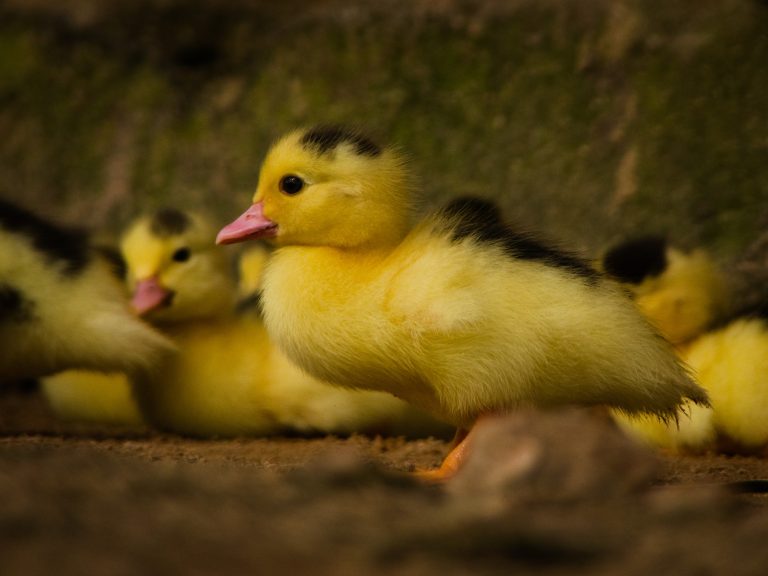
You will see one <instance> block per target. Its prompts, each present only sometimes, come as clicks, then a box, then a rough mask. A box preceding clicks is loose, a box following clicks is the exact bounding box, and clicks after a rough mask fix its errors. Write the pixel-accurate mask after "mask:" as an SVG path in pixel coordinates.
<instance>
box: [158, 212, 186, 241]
mask: <svg viewBox="0 0 768 576" xmlns="http://www.w3.org/2000/svg"><path fill="white" fill-rule="evenodd" d="M190 226H192V220H191V219H190V217H189V215H188V214H186V213H185V212H182V211H181V210H176V209H175V208H163V209H161V210H158V211H157V212H155V213H154V214H153V215H152V218H151V220H150V221H149V229H150V230H151V232H152V233H153V234H154V235H156V236H159V237H160V238H168V237H169V236H176V235H178V234H182V233H183V232H185V231H186V230H187V229H188V228H189V227H190Z"/></svg>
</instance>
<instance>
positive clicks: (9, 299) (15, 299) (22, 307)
mask: <svg viewBox="0 0 768 576" xmlns="http://www.w3.org/2000/svg"><path fill="white" fill-rule="evenodd" d="M34 307H35V306H34V303H33V302H32V301H30V300H27V299H26V298H25V297H24V294H22V293H21V291H20V290H18V289H17V288H14V287H13V286H11V285H10V284H5V283H3V284H0V323H3V322H13V323H22V322H28V321H30V320H33V319H34V313H33V310H34Z"/></svg>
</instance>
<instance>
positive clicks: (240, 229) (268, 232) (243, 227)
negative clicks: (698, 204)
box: [216, 202, 277, 244]
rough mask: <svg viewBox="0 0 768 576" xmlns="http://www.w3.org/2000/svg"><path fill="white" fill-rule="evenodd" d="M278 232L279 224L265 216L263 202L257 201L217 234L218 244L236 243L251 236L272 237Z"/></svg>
mask: <svg viewBox="0 0 768 576" xmlns="http://www.w3.org/2000/svg"><path fill="white" fill-rule="evenodd" d="M276 234H277V224H276V223H275V222H272V220H270V219H268V218H267V217H266V216H264V206H263V204H262V203H261V202H256V203H255V204H252V205H251V207H250V208H248V210H246V211H245V212H243V213H242V214H241V215H240V216H239V217H238V218H237V219H236V220H234V221H233V222H231V223H230V224H227V225H226V226H224V228H222V229H221V231H220V232H219V234H218V235H217V236H216V244H234V243H235V242H242V241H243V240H249V239H251V238H270V237H273V236H275V235H276Z"/></svg>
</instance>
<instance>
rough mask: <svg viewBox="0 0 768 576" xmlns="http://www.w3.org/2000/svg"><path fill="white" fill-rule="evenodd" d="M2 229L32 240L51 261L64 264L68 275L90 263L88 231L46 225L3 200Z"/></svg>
mask: <svg viewBox="0 0 768 576" xmlns="http://www.w3.org/2000/svg"><path fill="white" fill-rule="evenodd" d="M0 227H2V228H4V229H5V230H7V231H9V232H12V233H15V234H19V235H22V236H26V237H28V238H30V239H31V240H32V245H33V246H34V247H35V249H37V250H39V251H40V252H42V254H43V255H44V256H45V257H46V258H47V259H48V260H49V261H51V262H63V263H64V273H65V274H67V275H75V274H77V273H79V272H80V271H82V270H83V268H85V266H86V265H87V264H88V261H89V260H90V256H91V251H90V247H89V244H88V236H87V234H86V233H85V232H83V231H82V230H76V229H74V228H64V227H62V226H58V225H56V224H53V223H51V222H47V221H45V220H43V219H42V218H40V217H38V216H36V215H35V214H32V213H31V212H28V211H27V210H24V209H22V208H19V207H18V206H15V205H13V204H11V203H10V202H6V201H4V200H0Z"/></svg>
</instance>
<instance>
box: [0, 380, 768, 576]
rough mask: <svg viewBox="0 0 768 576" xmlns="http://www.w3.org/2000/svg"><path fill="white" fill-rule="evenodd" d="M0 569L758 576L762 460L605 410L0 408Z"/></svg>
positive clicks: (767, 468) (767, 561)
mask: <svg viewBox="0 0 768 576" xmlns="http://www.w3.org/2000/svg"><path fill="white" fill-rule="evenodd" d="M0 402H1V404H0V408H1V409H0V492H1V493H2V495H3V504H2V512H0V550H2V553H1V554H0V573H2V574H3V575H5V576H11V575H21V574H23V575H34V574H58V575H69V574H121V575H122V574H161V573H173V574H245V573H248V574H277V573H281V572H285V573H291V574H320V575H323V574H372V575H377V574H406V575H422V574H424V575H427V574H441V575H446V574H469V573H472V574H510V573H526V572H536V573H537V574H618V573H621V574H628V575H633V574H713V575H719V574H722V575H725V574H728V575H740V574H744V575H748V574H764V573H765V571H766V569H767V568H768V548H766V546H765V541H766V538H768V507H766V499H765V497H764V496H763V495H762V494H761V490H762V489H763V488H764V484H763V483H762V482H761V480H763V479H766V478H768V463H767V462H766V460H765V459H764V458H762V457H759V456H750V457H743V456H742V457H735V456H731V457H729V456H721V455H704V456H696V457H693V456H689V457H673V456H664V455H656V454H652V453H650V452H649V451H647V450H646V449H645V448H642V447H640V446H638V445H636V444H634V443H633V442H631V441H630V440H628V439H627V438H626V437H624V436H623V435H622V434H621V433H619V432H618V430H617V429H616V428H615V427H614V426H613V425H612V424H611V423H610V422H609V421H608V420H607V418H605V417H604V416H603V415H601V414H597V413H595V412H585V411H579V410H565V411H557V412H533V411H521V412H519V413H516V414H512V415H509V416H506V417H499V418H496V419H491V420H485V421H484V422H483V423H482V424H481V427H480V428H479V429H478V430H477V434H476V435H475V440H474V444H473V449H472V452H471V457H470V460H469V461H468V462H467V465H466V467H465V468H464V469H463V470H462V471H461V472H460V473H459V474H458V475H457V476H456V477H455V478H454V479H453V480H451V481H450V482H448V483H447V484H445V485H442V486H429V485H424V484H421V483H419V482H417V481H416V480H414V478H413V476H411V475H410V474H409V472H411V471H413V470H415V469H417V468H424V467H432V466H435V465H436V464H437V463H438V462H439V461H440V459H441V457H442V455H443V454H444V453H445V451H446V450H447V449H448V442H446V441H444V440H436V439H422V440H405V439H402V438H382V437H364V436H353V437H350V438H335V437H325V438H238V439H230V440H191V439H185V438H181V437H176V436H171V435H164V434H159V433H155V432H153V431H149V430H144V429H123V428H117V429H107V428H104V427H95V426H86V425H74V424H67V423H60V422H57V421H56V420H55V419H53V418H52V416H51V415H50V414H49V413H48V412H47V410H46V408H45V406H43V405H42V404H41V402H40V400H39V399H38V398H37V397H36V396H35V395H34V394H24V395H22V394H16V393H14V394H10V393H5V394H2V395H0Z"/></svg>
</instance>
